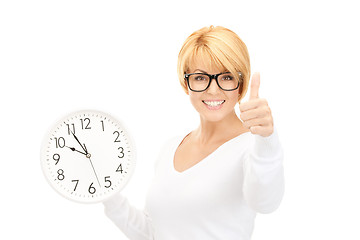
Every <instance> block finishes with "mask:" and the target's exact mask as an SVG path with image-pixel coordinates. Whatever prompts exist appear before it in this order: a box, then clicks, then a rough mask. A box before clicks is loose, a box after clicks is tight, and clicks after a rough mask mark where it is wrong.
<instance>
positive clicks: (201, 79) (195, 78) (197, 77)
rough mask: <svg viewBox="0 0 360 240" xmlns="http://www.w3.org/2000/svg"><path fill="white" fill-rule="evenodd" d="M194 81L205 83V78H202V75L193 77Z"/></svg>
mask: <svg viewBox="0 0 360 240" xmlns="http://www.w3.org/2000/svg"><path fill="white" fill-rule="evenodd" d="M194 80H196V81H205V80H206V76H204V75H195V76H194Z"/></svg>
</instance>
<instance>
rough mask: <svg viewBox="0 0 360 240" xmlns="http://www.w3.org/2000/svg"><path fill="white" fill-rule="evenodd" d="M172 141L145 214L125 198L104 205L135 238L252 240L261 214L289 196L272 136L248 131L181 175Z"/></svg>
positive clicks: (157, 170) (275, 137)
mask: <svg viewBox="0 0 360 240" xmlns="http://www.w3.org/2000/svg"><path fill="white" fill-rule="evenodd" d="M182 140H183V137H178V138H175V139H173V140H171V141H169V142H168V143H167V144H166V145H165V146H164V148H163V149H162V151H161V154H160V156H159V159H158V161H157V162H156V166H155V177H154V180H153V183H152V186H151V187H150V189H149V192H148V196H147V200H146V207H145V210H143V211H140V210H137V209H136V208H134V207H132V206H131V205H130V204H129V203H128V201H127V199H126V198H125V197H123V196H122V195H121V194H118V195H116V196H115V197H113V198H111V199H110V200H107V201H106V202H104V205H105V213H106V215H107V216H108V217H109V218H110V219H111V220H112V221H113V222H114V223H115V224H116V225H117V226H118V227H119V228H120V229H121V230H122V231H123V233H124V234H125V235H126V236H128V237H129V239H131V240H145V239H147V240H148V239H155V240H180V239H184V240H208V239H221V240H222V239H224V240H235V239H236V240H247V239H250V238H251V234H252V232H253V227H254V220H255V216H256V212H259V213H270V212H272V211H274V210H275V209H276V208H277V207H278V206H279V204H280V202H281V199H282V197H283V193H284V173H283V164H282V162H283V151H282V148H281V145H280V142H279V139H278V135H277V132H276V129H275V130H274V133H273V134H272V135H271V136H269V137H261V136H258V135H253V134H251V133H250V132H247V133H243V134H241V135H239V136H237V137H235V138H233V139H231V140H229V141H228V142H226V143H224V144H223V145H221V146H220V147H219V148H218V149H216V150H215V151H214V152H213V153H211V154H210V155H209V156H207V157H206V158H205V159H203V160H202V161H201V162H199V163H198V164H196V165H195V166H193V167H191V168H189V169H187V170H185V171H184V172H182V173H180V172H177V171H176V170H175V169H174V164H173V159H174V154H175V151H176V149H177V147H178V146H179V144H180V143H181V141H182Z"/></svg>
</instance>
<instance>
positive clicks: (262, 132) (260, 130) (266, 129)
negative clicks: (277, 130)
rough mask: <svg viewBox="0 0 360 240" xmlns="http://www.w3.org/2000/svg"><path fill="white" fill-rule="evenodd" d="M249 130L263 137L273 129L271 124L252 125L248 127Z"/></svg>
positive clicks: (268, 134)
mask: <svg viewBox="0 0 360 240" xmlns="http://www.w3.org/2000/svg"><path fill="white" fill-rule="evenodd" d="M250 132H251V133H252V134H257V135H260V136H263V137H268V136H270V135H271V134H272V133H273V132H274V129H273V127H271V126H268V127H262V126H254V127H251V128H250Z"/></svg>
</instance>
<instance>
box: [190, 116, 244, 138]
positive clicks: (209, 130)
mask: <svg viewBox="0 0 360 240" xmlns="http://www.w3.org/2000/svg"><path fill="white" fill-rule="evenodd" d="M244 130H245V129H244V126H243V123H242V122H241V121H240V119H239V118H238V117H237V115H236V113H235V110H234V111H233V112H232V113H231V114H229V115H228V116H227V117H225V118H224V119H222V120H220V121H217V122H211V121H207V120H206V119H203V118H201V117H200V126H199V128H198V129H196V130H195V131H194V136H196V138H197V139H198V141H199V143H200V144H207V143H211V142H215V141H219V140H221V139H223V138H228V137H235V136H237V135H239V134H240V132H241V131H244ZM233 135H234V136H233Z"/></svg>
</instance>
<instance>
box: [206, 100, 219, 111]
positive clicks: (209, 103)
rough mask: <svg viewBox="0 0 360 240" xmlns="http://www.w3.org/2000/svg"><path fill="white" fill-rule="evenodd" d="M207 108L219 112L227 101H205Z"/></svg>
mask: <svg viewBox="0 0 360 240" xmlns="http://www.w3.org/2000/svg"><path fill="white" fill-rule="evenodd" d="M202 102H203V103H204V104H205V106H206V107H207V108H208V109H210V110H218V109H220V108H221V107H222V104H223V103H224V102H225V100H203V101H202Z"/></svg>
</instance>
